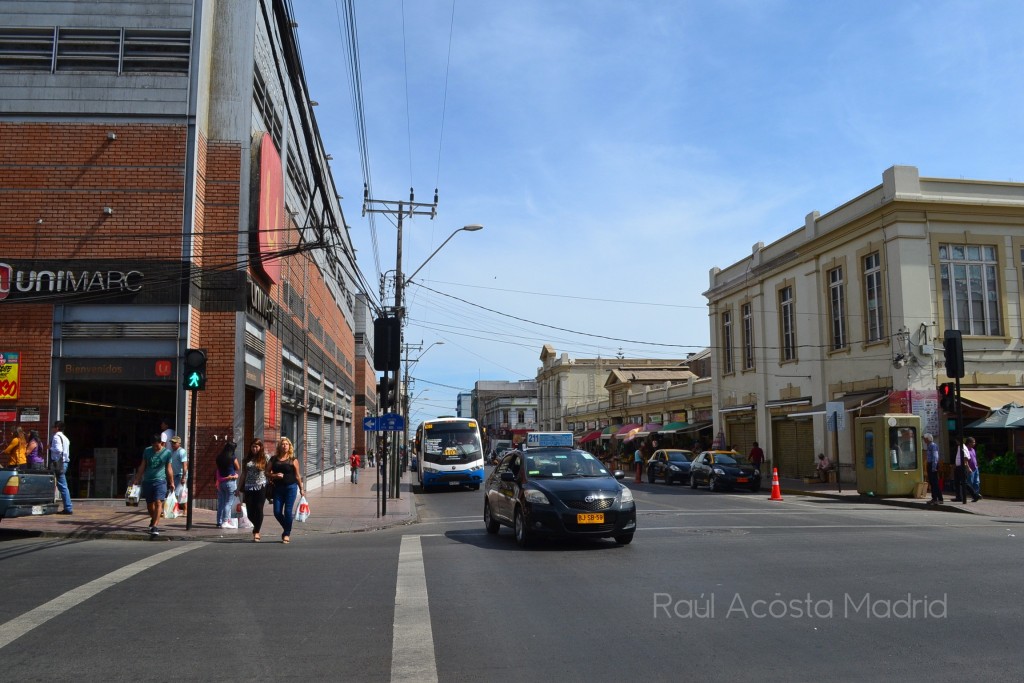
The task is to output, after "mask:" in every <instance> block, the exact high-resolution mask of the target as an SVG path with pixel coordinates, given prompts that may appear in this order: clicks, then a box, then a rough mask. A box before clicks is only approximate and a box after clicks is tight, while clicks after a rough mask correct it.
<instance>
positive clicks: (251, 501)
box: [235, 439, 267, 543]
mask: <svg viewBox="0 0 1024 683" xmlns="http://www.w3.org/2000/svg"><path fill="white" fill-rule="evenodd" d="M235 495H236V496H239V497H241V498H242V501H243V502H244V503H245V512H246V516H248V518H249V521H250V522H252V540H253V543H259V542H260V529H261V528H262V527H263V504H264V503H266V502H267V452H266V451H265V450H264V449H263V440H262V439H255V440H254V441H253V442H252V443H251V444H250V445H249V452H248V453H246V454H245V459H244V460H243V461H242V476H241V477H240V478H239V480H238V489H237V490H236V491H235Z"/></svg>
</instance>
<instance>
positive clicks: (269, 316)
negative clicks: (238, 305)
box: [245, 278, 276, 327]
mask: <svg viewBox="0 0 1024 683" xmlns="http://www.w3.org/2000/svg"><path fill="white" fill-rule="evenodd" d="M247 279H248V280H249V300H248V302H247V304H246V309H245V310H246V312H247V313H251V314H253V315H255V316H257V317H258V318H260V319H261V320H262V321H263V322H264V324H265V325H266V326H267V327H270V326H271V325H273V324H274V313H275V309H276V307H275V305H274V300H273V299H271V298H270V294H268V293H267V292H266V290H264V289H263V288H262V287H260V286H259V285H258V284H256V283H255V282H254V281H253V280H252V278H247Z"/></svg>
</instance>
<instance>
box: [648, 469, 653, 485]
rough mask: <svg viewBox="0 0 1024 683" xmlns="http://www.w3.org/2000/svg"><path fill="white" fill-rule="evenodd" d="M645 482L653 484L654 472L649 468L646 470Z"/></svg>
mask: <svg viewBox="0 0 1024 683" xmlns="http://www.w3.org/2000/svg"><path fill="white" fill-rule="evenodd" d="M647 483H648V484H653V483H654V472H652V471H650V470H647Z"/></svg>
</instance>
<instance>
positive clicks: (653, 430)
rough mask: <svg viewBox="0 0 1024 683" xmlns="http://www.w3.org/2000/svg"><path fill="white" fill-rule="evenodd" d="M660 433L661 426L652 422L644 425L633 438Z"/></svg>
mask: <svg viewBox="0 0 1024 683" xmlns="http://www.w3.org/2000/svg"><path fill="white" fill-rule="evenodd" d="M660 431H661V425H660V424H656V423H654V422H651V423H648V424H645V425H644V428H643V429H641V430H640V431H639V432H637V433H636V434H634V436H649V435H651V434H657V433H658V432H660Z"/></svg>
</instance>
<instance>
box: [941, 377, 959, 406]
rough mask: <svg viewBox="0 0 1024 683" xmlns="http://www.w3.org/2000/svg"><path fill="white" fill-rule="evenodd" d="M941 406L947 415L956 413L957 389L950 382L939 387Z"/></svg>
mask: <svg viewBox="0 0 1024 683" xmlns="http://www.w3.org/2000/svg"><path fill="white" fill-rule="evenodd" d="M939 406H940V407H941V408H942V409H943V410H945V411H946V412H947V413H953V412H956V387H954V386H953V385H952V384H950V383H949V382H947V383H945V384H940V385H939Z"/></svg>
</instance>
